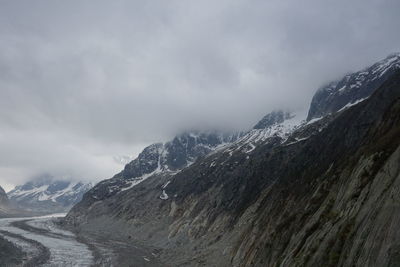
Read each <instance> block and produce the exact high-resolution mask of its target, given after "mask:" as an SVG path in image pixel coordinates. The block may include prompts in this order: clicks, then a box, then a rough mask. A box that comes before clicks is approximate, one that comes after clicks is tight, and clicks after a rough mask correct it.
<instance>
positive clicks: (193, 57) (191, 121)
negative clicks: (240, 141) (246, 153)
mask: <svg viewBox="0 0 400 267" xmlns="http://www.w3.org/2000/svg"><path fill="white" fill-rule="evenodd" d="M398 10H400V2H399V1H397V0H383V1H377V0H363V1H361V0H354V1H344V0H340V1H317V0H307V1H296V0H284V1H282V0H280V1H278V0H272V1H261V0H255V1H251V2H249V1H244V0H234V1H232V0H221V1H217V2H216V1H210V0H205V1H178V0H172V1H162V0H158V1H121V0H116V1H112V2H110V1H105V0H100V1H76V0H75V1H63V2H60V1H50V0H39V1H28V0H24V1H11V0H9V1H2V3H1V4H0V20H1V23H0V34H1V36H2V37H1V38H0V147H1V148H2V149H1V151H0V183H1V182H4V184H16V183H20V182H23V181H25V180H26V179H28V178H29V177H31V176H33V175H36V174H39V173H42V172H50V173H53V174H54V175H60V176H72V177H77V178H79V179H89V180H99V179H104V178H108V177H110V176H111V175H112V174H113V173H115V172H116V171H118V169H120V168H121V165H120V164H118V163H117V162H116V161H115V160H114V158H115V156H118V155H126V154H129V155H132V154H136V153H138V152H139V151H140V149H141V148H142V147H143V146H144V145H145V144H149V143H151V142H154V141H160V140H161V141H162V140H167V139H168V138H170V137H171V136H173V135H174V134H176V133H178V132H180V131H183V130H185V129H190V128H202V129H211V128H221V129H246V128H248V127H250V126H251V125H253V124H254V123H255V122H256V121H257V120H258V119H259V118H260V117H261V116H263V115H264V114H265V113H266V112H268V111H270V110H272V109H274V108H278V107H306V106H307V105H308V103H309V101H310V99H311V97H312V94H313V93H314V91H315V90H316V89H317V88H318V87H319V86H321V85H322V84H324V83H326V82H328V81H330V80H332V79H336V78H338V77H340V76H341V75H343V74H344V73H346V72H350V71H354V70H358V69H360V68H363V67H365V66H367V65H369V64H371V63H373V62H375V61H377V60H379V59H381V58H384V57H385V56H387V54H389V53H391V52H397V51H398V50H400V49H399V47H400V35H399V34H397V31H398V29H399V28H400V18H399V16H398Z"/></svg>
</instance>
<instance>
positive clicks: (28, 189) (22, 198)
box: [8, 175, 92, 213]
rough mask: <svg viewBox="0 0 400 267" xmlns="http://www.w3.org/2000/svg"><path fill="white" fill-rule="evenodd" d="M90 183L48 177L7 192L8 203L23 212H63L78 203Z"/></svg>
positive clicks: (90, 185) (45, 176)
mask: <svg viewBox="0 0 400 267" xmlns="http://www.w3.org/2000/svg"><path fill="white" fill-rule="evenodd" d="M91 187H92V184H91V183H88V184H84V183H81V182H71V181H62V180H56V179H54V178H53V177H51V176H49V175H44V176H41V177H39V178H36V179H34V180H33V181H29V182H27V183H25V184H24V185H20V186H16V187H15V188H14V189H13V190H11V191H10V192H8V197H9V199H10V201H12V202H14V203H16V204H18V206H19V207H21V208H23V209H25V210H31V211H36V212H46V213H54V212H65V211H68V210H69V209H70V208H71V207H72V206H73V205H74V204H76V203H78V202H79V201H80V200H81V199H82V196H83V194H84V193H86V192H87V191H88V190H89V189H90V188H91Z"/></svg>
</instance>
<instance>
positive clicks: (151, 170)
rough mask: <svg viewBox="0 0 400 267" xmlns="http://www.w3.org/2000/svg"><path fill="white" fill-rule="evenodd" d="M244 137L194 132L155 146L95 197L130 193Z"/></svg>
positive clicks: (99, 187)
mask: <svg viewBox="0 0 400 267" xmlns="http://www.w3.org/2000/svg"><path fill="white" fill-rule="evenodd" d="M240 135H241V133H233V134H223V133H217V132H207V133H202V132H197V131H192V132H188V133H184V134H181V135H178V136H176V137H175V138H174V139H173V140H172V141H169V142H166V143H164V144H163V143H156V144H152V145H150V146H148V147H146V148H145V149H144V150H143V151H142V152H141V153H140V154H139V156H138V157H137V158H136V159H134V160H133V161H131V162H130V163H128V164H127V165H126V166H125V168H124V169H123V170H122V171H121V172H120V173H118V174H116V175H115V176H114V177H113V178H111V179H109V180H105V181H102V182H100V183H99V184H97V185H96V186H95V187H94V188H93V189H92V190H90V192H91V194H93V197H94V198H96V199H98V200H101V199H105V198H108V197H111V196H113V195H115V194H118V193H120V192H123V191H126V190H129V189H130V188H132V187H133V186H135V185H137V184H139V183H141V182H142V181H144V180H145V179H147V178H149V177H150V176H152V175H156V174H159V173H175V172H177V171H179V170H181V169H183V168H185V167H188V166H190V165H191V164H192V163H193V162H194V161H196V159H197V158H200V157H203V156H205V155H207V154H209V153H210V152H211V151H213V150H216V149H218V148H220V147H222V146H224V145H225V144H227V143H230V142H233V141H235V140H237V139H238V138H239V137H240Z"/></svg>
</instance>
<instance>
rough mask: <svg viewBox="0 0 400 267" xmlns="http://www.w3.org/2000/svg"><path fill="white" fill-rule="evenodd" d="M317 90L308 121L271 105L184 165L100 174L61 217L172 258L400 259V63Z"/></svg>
mask: <svg viewBox="0 0 400 267" xmlns="http://www.w3.org/2000/svg"><path fill="white" fill-rule="evenodd" d="M379 64H381V63H379ZM387 71H388V70H387V68H380V69H379V72H380V73H375V75H376V76H377V77H383V76H384V75H386V74H385V73H386V72H387ZM375 82H376V80H375V79H368V80H367V82H365V84H364V85H363V86H362V88H364V89H365V90H370V89H368V88H372V87H373V86H372V84H374V83H375ZM370 83H371V84H370ZM353 88H355V87H353ZM349 90H350V91H351V90H356V89H352V87H351V86H350V87H349ZM357 90H358V89H357ZM342 91H343V90H342ZM317 95H320V96H319V97H316V96H317ZM317 98H319V103H321V104H320V105H321V106H320V107H319V108H318V110H317V111H315V110H316V109H315V105H316V102H315V101H314V100H313V103H312V104H311V106H310V109H309V112H308V114H309V115H308V117H307V120H306V118H305V117H306V116H302V115H301V114H293V113H289V114H287V113H286V112H283V111H282V112H279V111H276V112H274V113H272V114H270V115H267V116H266V117H265V118H263V119H262V120H261V121H260V123H258V124H256V126H255V127H254V128H253V129H251V130H249V131H248V132H247V133H244V134H241V135H240V136H239V137H238V138H237V139H236V140H234V141H232V142H230V143H227V144H225V145H224V146H221V147H218V149H214V150H213V151H211V152H209V153H208V154H207V155H205V156H203V157H199V158H198V159H197V160H195V161H194V162H193V163H192V164H190V165H186V166H185V167H183V168H181V169H175V170H174V171H169V172H162V171H161V172H154V173H152V175H150V176H148V177H146V179H143V180H142V181H141V182H140V183H137V184H135V185H134V186H132V187H130V188H129V189H127V190H119V191H118V193H116V194H101V195H99V188H101V187H102V185H101V184H102V183H100V184H99V185H97V186H95V187H94V188H93V189H92V190H90V191H88V192H87V193H86V194H85V195H84V197H83V199H82V201H81V202H79V203H78V204H76V205H75V206H74V207H73V208H72V209H71V211H70V212H69V213H68V215H67V217H66V219H65V223H66V224H67V225H69V226H70V227H74V228H75V230H76V231H79V232H80V233H85V234H88V235H91V234H93V235H96V236H99V235H100V236H103V237H107V238H113V239H114V240H119V241H120V242H127V243H133V244H135V243H140V244H143V245H147V246H148V247H149V248H154V249H153V252H154V253H155V255H156V257H158V258H159V260H161V261H162V262H165V263H168V265H172V266H399V264H400V260H399V258H400V257H399V255H400V235H399V232H398V225H399V224H400V217H399V216H398V214H400V208H399V207H400V206H399V205H398V203H399V202H400V191H399V188H400V165H399V162H400V71H397V72H393V73H392V74H391V75H388V76H387V77H386V80H385V81H382V83H381V85H380V86H378V87H377V88H375V89H374V90H370V91H369V94H368V93H365V92H359V93H357V94H356V93H354V94H351V97H348V98H347V100H348V102H347V103H345V102H341V101H343V97H342V95H341V94H335V93H333V94H326V95H325V98H326V99H323V97H322V95H321V90H319V91H317V93H316V95H315V96H314V99H317ZM328 99H329V101H328ZM361 100H363V101H361ZM332 103H341V104H340V105H337V106H335V107H334V108H333V105H332ZM310 114H312V115H311V116H310ZM321 116H322V117H321ZM159 154H161V153H159ZM153 161H155V159H153ZM153 161H152V162H153ZM151 165H152V166H153V165H155V164H154V162H153V163H152V164H151ZM157 166H160V165H159V164H157ZM151 169H152V170H153V169H154V168H151ZM147 173H148V172H147ZM106 182H107V181H106ZM106 182H105V183H106Z"/></svg>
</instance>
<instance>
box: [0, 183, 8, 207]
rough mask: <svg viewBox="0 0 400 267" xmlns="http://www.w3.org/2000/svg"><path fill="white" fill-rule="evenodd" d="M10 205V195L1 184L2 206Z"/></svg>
mask: <svg viewBox="0 0 400 267" xmlns="http://www.w3.org/2000/svg"><path fill="white" fill-rule="evenodd" d="M6 205H8V197H7V194H6V192H5V191H4V189H3V188H2V187H1V186H0V206H6Z"/></svg>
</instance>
